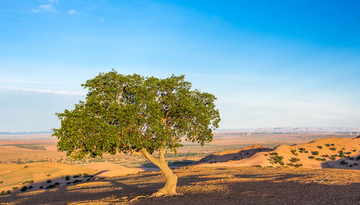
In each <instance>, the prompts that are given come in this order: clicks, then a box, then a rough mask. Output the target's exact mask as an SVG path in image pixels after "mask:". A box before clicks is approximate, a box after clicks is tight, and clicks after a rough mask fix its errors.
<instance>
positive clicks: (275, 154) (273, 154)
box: [269, 152, 278, 156]
mask: <svg viewBox="0 0 360 205" xmlns="http://www.w3.org/2000/svg"><path fill="white" fill-rule="evenodd" d="M269 154H270V155H271V156H277V155H278V153H277V152H271V153H269Z"/></svg>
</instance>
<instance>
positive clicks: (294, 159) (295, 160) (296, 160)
mask: <svg viewBox="0 0 360 205" xmlns="http://www.w3.org/2000/svg"><path fill="white" fill-rule="evenodd" d="M289 161H290V162H298V161H300V159H298V158H294V157H293V158H291V159H289Z"/></svg>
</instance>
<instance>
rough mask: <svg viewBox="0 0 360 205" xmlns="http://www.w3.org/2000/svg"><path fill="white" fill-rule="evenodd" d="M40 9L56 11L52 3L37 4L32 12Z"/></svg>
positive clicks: (37, 11)
mask: <svg viewBox="0 0 360 205" xmlns="http://www.w3.org/2000/svg"><path fill="white" fill-rule="evenodd" d="M40 11H47V12H54V13H58V11H57V10H56V9H55V7H54V5H53V4H42V5H39V6H38V7H37V8H36V9H32V12H34V13H39V12H40Z"/></svg>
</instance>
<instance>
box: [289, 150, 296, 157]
mask: <svg viewBox="0 0 360 205" xmlns="http://www.w3.org/2000/svg"><path fill="white" fill-rule="evenodd" d="M290 152H291V153H293V155H295V156H298V153H296V150H295V149H293V150H290Z"/></svg>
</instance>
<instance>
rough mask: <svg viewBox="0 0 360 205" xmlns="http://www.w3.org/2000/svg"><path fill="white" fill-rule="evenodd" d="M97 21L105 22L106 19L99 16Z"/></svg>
mask: <svg viewBox="0 0 360 205" xmlns="http://www.w3.org/2000/svg"><path fill="white" fill-rule="evenodd" d="M98 22H100V23H104V22H106V20H105V19H103V18H99V19H98Z"/></svg>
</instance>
